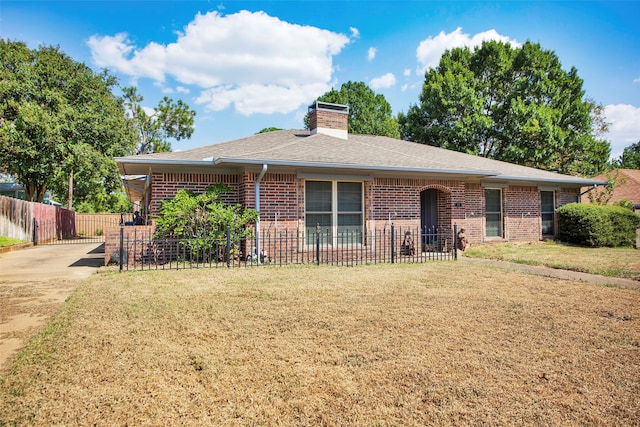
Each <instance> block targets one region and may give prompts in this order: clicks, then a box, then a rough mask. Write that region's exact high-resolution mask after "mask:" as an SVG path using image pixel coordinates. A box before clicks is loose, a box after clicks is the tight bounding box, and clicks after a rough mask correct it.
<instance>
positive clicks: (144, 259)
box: [107, 225, 458, 270]
mask: <svg viewBox="0 0 640 427" xmlns="http://www.w3.org/2000/svg"><path fill="white" fill-rule="evenodd" d="M124 231H125V227H121V228H120V233H119V245H118V247H117V249H116V250H115V251H114V252H113V253H112V254H108V255H107V257H108V259H109V261H110V263H115V264H118V265H119V268H120V269H121V270H180V269H193V268H220V267H225V268H230V267H258V266H283V265H292V264H317V265H320V264H328V265H341V266H353V265H359V264H378V263H421V262H428V261H438V260H456V259H457V257H458V253H457V245H456V239H455V236H456V235H457V228H456V226H454V227H453V228H450V229H448V228H440V229H429V230H427V229H423V230H421V229H419V228H413V229H407V228H400V227H395V226H393V225H392V226H391V227H387V228H384V229H382V230H375V231H362V230H344V231H340V232H339V233H337V234H333V233H331V231H330V230H317V231H316V232H315V233H313V232H312V233H307V232H305V231H302V230H283V231H278V232H277V233H276V232H265V233H262V234H261V236H260V238H259V239H256V238H255V237H252V238H245V237H242V238H238V237H235V236H234V235H233V233H231V231H230V230H226V233H224V232H223V233H221V235H220V234H218V236H220V237H216V238H203V237H194V236H189V237H176V236H171V237H166V238H154V236H153V234H152V232H151V230H149V229H142V228H141V229H140V232H138V231H137V228H136V229H133V233H131V229H129V230H128V232H127V233H125V232H124Z"/></svg>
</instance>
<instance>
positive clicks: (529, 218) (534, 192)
mask: <svg viewBox="0 0 640 427" xmlns="http://www.w3.org/2000/svg"><path fill="white" fill-rule="evenodd" d="M502 202H503V216H504V228H505V230H504V233H505V235H504V237H505V239H506V240H509V241H537V240H540V238H541V236H542V232H541V227H542V219H541V205H540V203H541V202H540V191H538V188H537V187H516V186H511V187H509V188H505V189H504V190H503V191H502Z"/></svg>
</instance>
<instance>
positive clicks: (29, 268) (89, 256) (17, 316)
mask: <svg viewBox="0 0 640 427" xmlns="http://www.w3.org/2000/svg"><path fill="white" fill-rule="evenodd" d="M103 264H104V247H103V244H101V243H79V244H65V245H41V246H35V247H31V248H27V249H21V250H17V251H13V252H7V253H2V254H0V370H1V369H2V368H3V366H4V365H6V363H7V362H8V361H9V360H10V359H13V357H14V356H15V355H16V353H17V351H18V350H19V349H20V348H22V347H23V346H24V345H25V344H26V343H27V341H28V340H29V339H30V338H31V337H32V336H33V335H35V334H36V333H37V332H38V330H40V328H42V326H43V325H45V324H46V323H47V322H48V321H49V319H50V318H51V317H52V316H53V315H55V313H57V312H58V310H59V309H60V307H61V306H62V304H63V303H64V301H65V300H66V299H67V298H68V297H69V295H71V293H72V292H73V290H74V289H75V288H76V286H77V284H78V283H79V282H80V281H81V280H82V279H85V278H87V277H89V276H90V275H91V274H94V273H95V272H96V271H98V268H99V267H101V266H102V265H103Z"/></svg>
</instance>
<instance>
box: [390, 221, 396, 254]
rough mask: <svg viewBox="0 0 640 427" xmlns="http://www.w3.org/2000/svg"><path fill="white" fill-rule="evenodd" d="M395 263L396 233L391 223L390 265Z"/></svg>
mask: <svg viewBox="0 0 640 427" xmlns="http://www.w3.org/2000/svg"><path fill="white" fill-rule="evenodd" d="M395 262H396V233H395V225H394V224H393V223H391V264H394V263H395Z"/></svg>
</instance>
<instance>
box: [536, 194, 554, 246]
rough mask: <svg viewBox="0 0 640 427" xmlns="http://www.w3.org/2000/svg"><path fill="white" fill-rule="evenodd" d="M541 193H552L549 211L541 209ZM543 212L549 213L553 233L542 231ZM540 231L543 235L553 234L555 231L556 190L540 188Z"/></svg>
mask: <svg viewBox="0 0 640 427" xmlns="http://www.w3.org/2000/svg"><path fill="white" fill-rule="evenodd" d="M542 193H551V195H552V199H553V201H552V210H551V211H543V210H542V209H543V206H544V205H543V204H542ZM545 214H547V215H548V214H551V223H552V228H553V233H551V234H545V233H544V228H543V225H544V215H545ZM540 233H541V234H542V235H543V236H554V235H555V233H556V192H555V191H553V190H540Z"/></svg>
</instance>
